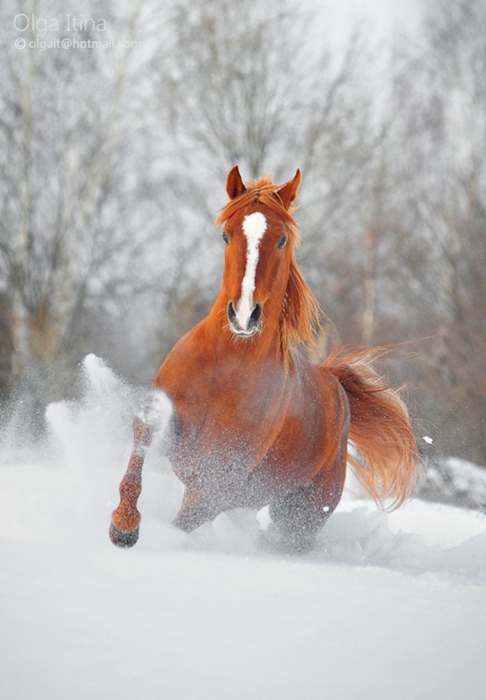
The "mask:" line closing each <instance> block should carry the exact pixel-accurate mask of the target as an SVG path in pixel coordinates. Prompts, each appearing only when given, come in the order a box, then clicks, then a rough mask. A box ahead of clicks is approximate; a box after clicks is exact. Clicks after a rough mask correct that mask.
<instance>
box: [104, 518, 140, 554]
mask: <svg viewBox="0 0 486 700" xmlns="http://www.w3.org/2000/svg"><path fill="white" fill-rule="evenodd" d="M139 533H140V528H138V527H137V528H136V529H135V530H119V529H118V528H117V527H115V526H114V525H113V523H111V525H110V540H111V541H112V542H113V544H114V545H116V546H117V547H123V548H125V549H126V548H128V547H133V546H134V545H136V544H137V542H138V535H139Z"/></svg>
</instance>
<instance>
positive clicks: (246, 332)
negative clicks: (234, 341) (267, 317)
mask: <svg viewBox="0 0 486 700" xmlns="http://www.w3.org/2000/svg"><path fill="white" fill-rule="evenodd" d="M261 316H262V307H261V304H255V306H254V307H253V309H252V312H251V314H250V316H249V318H248V322H247V324H246V328H243V327H242V326H241V324H240V322H239V321H238V317H237V314H236V310H235V306H234V304H233V302H232V301H230V303H229V304H228V319H229V322H230V329H231V331H232V332H233V333H234V334H235V335H239V336H243V337H245V338H251V336H253V335H255V333H257V332H258V331H259V329H260V319H261Z"/></svg>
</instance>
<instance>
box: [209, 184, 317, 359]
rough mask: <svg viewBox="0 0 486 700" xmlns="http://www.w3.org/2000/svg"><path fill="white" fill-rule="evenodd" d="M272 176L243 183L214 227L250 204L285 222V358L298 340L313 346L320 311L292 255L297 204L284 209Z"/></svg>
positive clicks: (282, 339) (282, 333) (282, 336)
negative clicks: (287, 262) (288, 248)
mask: <svg viewBox="0 0 486 700" xmlns="http://www.w3.org/2000/svg"><path fill="white" fill-rule="evenodd" d="M279 187H280V186H279V185H276V184H275V183H274V182H273V180H272V178H271V177H269V176H263V177H260V178H258V179H257V180H254V181H253V182H250V183H247V184H246V191H245V192H243V193H242V194H240V195H238V196H237V197H235V198H234V199H231V200H230V201H229V202H228V203H227V204H226V206H224V207H223V209H221V212H220V214H219V216H218V218H217V219H216V222H215V224H216V226H222V225H223V224H225V223H226V221H228V219H230V218H231V217H232V216H233V215H234V214H236V213H237V212H238V211H240V210H241V209H243V208H246V207H248V206H251V205H252V204H257V203H260V204H263V205H265V206H267V207H269V209H272V211H274V212H275V213H276V214H278V215H279V216H280V217H281V218H282V219H283V220H284V221H285V223H286V225H287V229H288V234H289V242H290V244H291V253H290V256H291V258H290V272H289V281H288V284H287V289H286V291H285V297H284V301H283V305H282V313H281V315H280V319H279V323H280V344H281V348H282V352H283V356H284V357H285V358H288V356H289V353H290V350H291V348H292V347H295V346H297V345H299V344H301V343H305V344H307V345H311V346H313V345H315V343H316V336H317V333H318V331H319V329H320V327H321V326H320V314H321V310H320V307H319V303H318V301H317V299H316V298H315V296H314V294H313V293H312V291H311V289H310V287H309V285H308V284H307V282H306V281H305V279H304V277H303V276H302V273H301V271H300V270H299V267H298V265H297V260H296V258H295V252H294V251H295V248H296V247H297V246H298V245H299V244H300V233H299V227H298V225H297V222H296V221H295V219H294V218H293V216H292V213H293V212H294V211H295V209H296V207H294V206H290V207H289V208H288V209H286V208H285V207H284V205H283V203H282V200H281V198H280V197H279V195H278V192H277V190H278V189H279Z"/></svg>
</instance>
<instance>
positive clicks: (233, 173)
mask: <svg viewBox="0 0 486 700" xmlns="http://www.w3.org/2000/svg"><path fill="white" fill-rule="evenodd" d="M226 192H227V193H228V197H229V198H230V199H234V198H235V197H238V195H240V194H243V192H246V187H245V185H244V183H243V180H242V179H241V175H240V171H239V170H238V166H237V165H235V167H234V168H232V169H231V170H230V171H229V173H228V177H227V178H226Z"/></svg>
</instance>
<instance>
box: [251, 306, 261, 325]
mask: <svg viewBox="0 0 486 700" xmlns="http://www.w3.org/2000/svg"><path fill="white" fill-rule="evenodd" d="M261 315H262V307H261V306H260V304H255V307H254V309H253V311H252V312H251V316H250V323H251V324H252V325H253V326H256V324H257V323H258V321H259V320H260V317H261Z"/></svg>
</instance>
